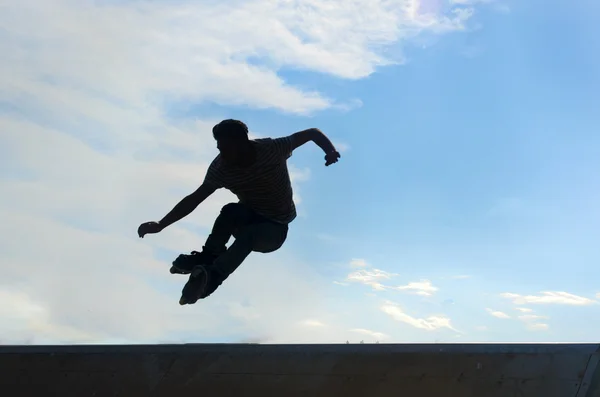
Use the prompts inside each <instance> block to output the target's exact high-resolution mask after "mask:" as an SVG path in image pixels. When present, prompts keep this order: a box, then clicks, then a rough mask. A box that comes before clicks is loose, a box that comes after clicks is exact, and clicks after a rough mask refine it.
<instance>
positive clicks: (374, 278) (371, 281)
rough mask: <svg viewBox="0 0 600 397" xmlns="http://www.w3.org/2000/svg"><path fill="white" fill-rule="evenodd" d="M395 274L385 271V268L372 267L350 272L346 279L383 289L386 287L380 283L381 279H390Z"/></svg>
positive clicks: (379, 289)
mask: <svg viewBox="0 0 600 397" xmlns="http://www.w3.org/2000/svg"><path fill="white" fill-rule="evenodd" d="M395 276H397V274H395V273H390V272H386V271H385V270H380V269H372V270H358V271H356V272H353V273H350V274H349V275H348V277H347V278H346V280H348V281H351V282H358V283H362V284H365V285H368V286H370V287H372V288H373V289H375V290H378V291H383V290H385V289H386V288H388V287H386V286H385V285H383V284H382V283H381V281H383V280H390V279H392V278H393V277H395Z"/></svg>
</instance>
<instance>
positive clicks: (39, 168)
mask: <svg viewBox="0 0 600 397" xmlns="http://www.w3.org/2000/svg"><path fill="white" fill-rule="evenodd" d="M411 4H415V2H413V1H412V0H411V1H408V0H406V1H404V0H401V1H397V2H388V1H384V0H375V1H373V0H359V1H355V2H347V1H342V0H332V1H328V2H313V1H308V0H307V1H302V0H301V1H297V2H272V1H269V0H249V1H243V2H240V1H221V2H214V1H213V2H198V1H192V0H181V1H177V2H175V3H173V2H167V1H161V0H159V1H151V2H131V1H116V2H115V1H112V2H93V1H92V2H89V1H83V2H82V1H75V0H47V1H41V2H40V1H36V0H20V1H14V2H3V3H2V12H1V13H0V31H1V32H4V33H0V35H2V34H3V36H2V37H1V39H0V52H1V53H2V55H3V59H2V62H0V87H1V89H0V104H4V105H0V131H2V133H1V134H0V151H2V153H1V155H0V168H1V169H2V170H3V171H5V170H6V173H4V172H3V174H2V177H3V179H2V180H0V189H1V191H2V194H1V195H0V204H1V205H0V208H1V210H0V215H1V217H2V219H3V222H1V223H0V234H1V235H2V236H3V238H2V239H0V267H1V269H2V272H3V277H2V280H0V302H6V303H3V305H2V307H1V308H0V311H1V313H2V315H1V316H0V322H1V324H0V328H1V329H2V335H0V337H1V338H2V339H3V342H4V341H6V340H11V341H21V340H26V341H31V340H33V341H34V342H36V341H53V342H80V341H81V342H89V341H99V340H103V341H106V340H119V341H124V340H129V341H138V342H139V341H156V340H173V338H175V339H181V338H183V339H189V338H190V336H189V335H193V338H202V337H211V336H213V337H219V338H226V337H228V336H229V335H231V334H235V335H236V338H239V334H240V333H246V334H248V335H251V337H252V335H260V340H266V341H272V340H275V341H290V340H291V341H294V340H299V339H300V340H305V339H303V338H307V336H306V335H307V334H308V332H307V331H308V329H307V327H308V328H310V331H311V332H315V335H317V334H318V336H315V337H318V338H324V339H326V338H330V339H326V340H337V338H338V337H339V335H338V334H335V333H329V334H328V333H327V332H328V330H330V329H332V328H334V327H333V326H332V325H331V323H330V322H329V319H330V318H332V317H328V315H327V313H326V312H323V313H321V312H320V309H318V308H319V307H320V305H321V304H322V302H323V299H324V298H323V296H322V295H321V294H320V292H319V289H318V288H315V285H316V284H318V280H319V277H318V275H315V274H314V273H313V272H312V271H311V267H310V266H305V264H303V263H302V262H300V261H297V260H296V259H295V258H293V257H290V256H289V255H288V254H287V252H286V250H285V249H284V250H283V251H280V252H277V253H274V254H272V255H269V256H264V257H261V258H260V259H256V258H255V257H254V256H252V255H251V256H250V257H249V259H248V261H247V262H248V263H246V264H245V265H244V266H242V267H240V269H239V270H238V271H236V274H235V276H232V277H231V278H230V279H228V280H227V282H226V283H224V285H223V287H222V288H221V289H220V290H219V291H218V293H217V294H215V296H214V298H212V297H211V299H210V300H209V301H206V302H203V304H202V305H196V306H195V307H193V308H190V310H185V311H182V309H181V308H180V307H179V306H178V305H177V303H176V302H177V298H178V294H179V292H180V290H181V287H182V284H183V283H182V278H173V277H171V275H169V274H168V270H167V269H168V260H167V261H165V259H164V257H162V258H160V260H159V258H157V257H156V253H157V252H159V251H164V250H165V249H166V250H167V251H168V255H171V254H173V255H176V253H177V252H180V251H186V252H187V251H189V250H191V249H195V248H198V245H201V244H202V238H203V237H204V236H199V235H197V230H198V229H199V228H202V229H206V228H210V226H211V225H212V222H213V221H214V219H215V217H216V215H217V214H218V211H219V209H220V207H221V206H222V205H223V204H225V203H226V202H228V201H231V200H233V199H234V196H233V195H231V194H230V193H227V192H218V193H217V194H215V195H214V196H212V197H211V198H210V200H207V202H206V203H203V204H202V206H201V207H200V208H199V209H198V210H197V211H196V212H195V213H194V214H193V216H190V217H189V218H186V219H185V221H184V222H182V223H181V224H180V225H181V226H177V227H173V228H169V229H167V230H165V231H164V232H162V233H161V235H160V236H152V237H148V238H146V239H144V240H143V241H140V240H138V239H137V238H136V237H135V228H136V227H137V225H138V224H139V223H140V222H142V221H146V220H150V219H153V218H160V217H162V216H163V215H164V214H165V213H166V212H167V211H168V210H169V209H170V208H171V206H172V205H174V204H175V203H176V202H177V201H178V200H179V199H181V197H183V196H184V195H185V194H188V193H189V192H191V191H193V190H194V189H195V188H197V186H198V184H199V183H200V182H201V179H202V175H203V174H204V172H205V171H206V167H207V165H208V163H209V162H210V161H211V160H212V158H213V157H214V155H215V154H216V149H215V147H214V142H213V139H212V137H211V134H210V130H211V128H212V125H214V123H215V122H217V121H219V120H218V119H215V118H214V117H213V116H211V115H208V116H206V117H202V118H200V119H198V120H196V119H191V118H188V117H186V116H184V114H186V111H187V110H189V109H190V108H194V107H197V106H201V105H204V104H218V105H221V106H223V107H227V106H236V107H239V106H241V107H246V108H251V109H275V110H278V111H281V112H284V113H288V114H289V113H291V114H296V115H306V114H313V113H315V112H318V111H320V110H324V109H342V108H345V107H346V108H347V107H348V106H355V105H356V104H359V103H360V102H359V101H357V100H356V98H351V97H340V98H333V97H331V96H330V95H329V94H328V93H326V92H322V91H321V90H320V88H311V87H310V86H305V85H294V84H291V83H289V82H288V81H286V80H285V79H284V77H283V76H282V74H281V73H280V71H281V70H282V69H285V68H294V69H297V70H298V69H299V70H303V71H309V72H314V73H321V74H324V75H328V76H334V77H336V78H341V79H360V78H364V77H367V76H369V75H370V74H372V73H373V72H374V71H375V70H376V69H377V68H378V67H380V66H384V65H391V64H394V63H401V62H403V56H402V54H399V55H397V56H394V57H390V55H389V54H390V52H388V51H387V48H389V47H390V46H393V47H394V48H401V47H402V45H399V44H402V43H406V42H407V41H409V40H411V39H412V38H413V37H415V36H416V35H419V34H441V33H447V32H452V31H457V30H461V29H464V26H465V22H466V21H467V20H468V19H469V18H470V16H471V15H472V12H471V10H470V7H462V6H459V7H454V8H453V9H451V10H450V11H449V12H442V11H439V10H437V11H436V12H426V13H425V12H423V10H419V7H415V6H411V7H409V5H411ZM223 26H227V29H223ZM396 54H397V52H396ZM6 104H10V106H6ZM225 113H227V112H226V111H225ZM219 116H220V115H219ZM215 117H216V116H215ZM250 128H252V126H250ZM337 138H339V137H335V136H332V139H334V140H336V139H337ZM290 169H291V170H292V177H293V178H294V184H295V185H296V184H297V183H298V182H305V181H306V180H307V179H308V176H309V175H308V172H307V171H306V170H305V169H300V170H299V169H294V168H293V167H290ZM7 175H10V177H7ZM21 175H26V176H27V178H23V179H19V176H21ZM133 186H135V188H132V187H133ZM296 190H297V189H296ZM296 198H298V197H296ZM190 230H194V232H191V231H190ZM31 246H35V247H36V249H38V250H39V251H40V252H44V261H40V260H39V256H38V255H36V254H35V253H32V252H31V249H30V248H31ZM92 252H93V253H94V254H93V255H90V253H92ZM161 255H164V252H163V253H162V254H161ZM115 258H118V260H115ZM253 262H254V263H259V262H260V264H261V266H262V271H264V272H265V273H266V274H269V277H268V279H267V278H265V277H264V274H263V273H261V274H259V275H257V272H255V271H251V270H249V269H251V267H249V266H251V265H249V264H251V263H253ZM281 262H285V263H293V264H294V265H293V266H285V267H282V266H280V263H281ZM82 264H85V265H82ZM373 272H375V273H374V274H359V278H358V279H357V280H355V281H359V282H366V283H369V282H371V283H373V284H372V285H373V286H377V285H378V284H377V282H379V281H381V280H387V279H389V278H388V277H387V276H389V274H386V273H384V272H382V271H377V270H374V271H373ZM115 274H118V277H115ZM65 275H68V277H65ZM361 276H362V277H363V278H362V279H361V278H360V277H361ZM381 276H386V277H383V278H381ZM368 277H371V281H369V279H368ZM90 280H93V282H91V283H90V282H89V281H90ZM315 280H317V281H315ZM17 282H18V283H19V292H18V293H16V292H14V288H12V287H14V285H16V283H17ZM326 284H328V285H330V283H329V281H327V282H326ZM107 285H109V286H110V290H111V293H110V294H108V295H107V294H106V293H105V292H106V291H105V289H106V286H107ZM74 286H79V287H78V288H75V287H74ZM157 286H159V287H157ZM80 287H81V288H85V290H86V293H85V294H81V293H80V292H81V291H80ZM274 297H277V298H276V299H275V298H274ZM132 302H143V304H136V303H132ZM231 302H237V303H235V304H230V303H231ZM240 302H244V304H241V303H240ZM224 307H225V308H227V309H228V310H225V311H224V310H223V308H224ZM316 311H319V313H315V312H316ZM317 315H318V316H319V317H314V316H317ZM199 318H204V319H207V320H209V321H198V319H199ZM257 318H260V320H261V321H256V319H257ZM314 318H319V320H315V319H314ZM306 319H309V320H306ZM311 319H312V320H311ZM431 321H433V320H431ZM433 322H434V323H435V321H433ZM323 324H327V325H328V326H327V327H323V326H322V325H323ZM349 328H350V327H349V326H339V328H337V329H336V331H337V330H342V331H343V332H348V329H349ZM5 330H8V331H5ZM181 335H184V336H181Z"/></svg>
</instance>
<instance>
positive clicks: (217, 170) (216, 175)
mask: <svg viewBox="0 0 600 397" xmlns="http://www.w3.org/2000/svg"><path fill="white" fill-rule="evenodd" d="M222 175H223V173H222V171H221V161H220V158H219V156H217V157H216V158H215V159H214V160H213V161H212V163H210V165H209V166H208V170H206V176H205V177H204V184H205V185H209V186H211V187H214V188H215V189H220V188H222V187H223V176H222Z"/></svg>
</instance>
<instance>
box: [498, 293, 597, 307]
mask: <svg viewBox="0 0 600 397" xmlns="http://www.w3.org/2000/svg"><path fill="white" fill-rule="evenodd" d="M500 296H502V297H503V298H507V299H511V300H512V301H513V303H514V304H516V305H525V304H556V305H574V306H585V305H592V304H595V303H597V302H596V301H594V300H592V299H589V298H585V297H583V296H577V295H573V294H570V293H568V292H561V291H544V292H542V293H541V294H540V295H520V294H514V293H509V292H507V293H503V294H501V295H500Z"/></svg>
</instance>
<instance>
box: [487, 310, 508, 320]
mask: <svg viewBox="0 0 600 397" xmlns="http://www.w3.org/2000/svg"><path fill="white" fill-rule="evenodd" d="M485 310H486V311H487V312H488V313H489V314H490V315H492V316H494V317H496V318H503V319H507V318H510V316H509V315H508V314H506V313H504V312H500V311H497V310H492V309H489V308H488V309H485Z"/></svg>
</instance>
